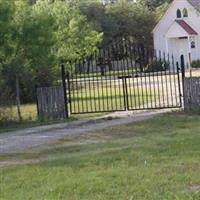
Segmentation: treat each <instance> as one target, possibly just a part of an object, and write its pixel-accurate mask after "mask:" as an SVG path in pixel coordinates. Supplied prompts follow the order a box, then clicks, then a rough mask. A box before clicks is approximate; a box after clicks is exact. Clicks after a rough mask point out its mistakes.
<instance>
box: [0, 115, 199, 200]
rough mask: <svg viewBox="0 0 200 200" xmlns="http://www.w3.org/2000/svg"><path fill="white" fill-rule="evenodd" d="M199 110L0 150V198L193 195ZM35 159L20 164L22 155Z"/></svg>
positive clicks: (106, 199) (175, 199)
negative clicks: (23, 148) (36, 145)
mask: <svg viewBox="0 0 200 200" xmlns="http://www.w3.org/2000/svg"><path fill="white" fill-rule="evenodd" d="M199 141H200V116H186V115H183V114H174V115H172V114H170V115H165V116H163V117H157V118H154V119H150V120H146V121H143V122H138V123H134V124H128V125H119V126H115V127H111V128H107V129H103V130H99V131H95V132H89V133H85V134H81V135H79V136H71V137H68V138H66V139H63V140H60V141H58V142H56V143H51V144H49V145H47V146H43V147H40V148H37V149H30V150H27V151H25V152H19V153H13V154H1V156H0V160H1V161H6V162H7V163H9V161H13V162H19V163H21V165H11V166H4V167H1V168H0V170H1V184H0V187H1V193H0V196H1V198H0V199H2V200H26V199H31V200H116V199H117V200H133V199H134V200H135V199H136V200H199V199H200V193H199V192H197V191H192V190H191V187H193V186H199V185H200V145H199V144H200V142H199ZM29 159H31V161H38V163H35V164H33V163H32V164H23V162H25V161H28V160H29Z"/></svg>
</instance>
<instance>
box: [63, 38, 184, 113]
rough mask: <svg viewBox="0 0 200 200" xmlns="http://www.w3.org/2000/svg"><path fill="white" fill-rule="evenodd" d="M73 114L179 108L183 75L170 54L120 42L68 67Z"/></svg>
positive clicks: (68, 95)
mask: <svg viewBox="0 0 200 200" xmlns="http://www.w3.org/2000/svg"><path fill="white" fill-rule="evenodd" d="M62 75H63V84H64V88H65V91H66V101H67V103H68V106H67V109H68V111H69V112H70V113H71V114H80V113H96V112H113V111H125V110H146V109H162V108H177V107H181V106H182V98H181V96H182V95H181V93H182V84H181V83H182V81H181V78H182V76H181V75H180V69H179V67H178V63H175V62H174V58H173V56H172V55H171V56H170V55H166V54H165V53H161V52H155V51H154V50H151V49H148V48H145V47H144V46H142V45H135V44H134V43H132V42H131V41H130V40H121V41H118V42H116V43H114V44H111V45H110V46H109V47H107V48H105V49H99V50H98V51H97V52H95V53H94V54H93V55H90V56H87V57H84V58H82V59H79V60H75V61H73V62H68V63H66V64H65V69H64V68H63V73H62Z"/></svg>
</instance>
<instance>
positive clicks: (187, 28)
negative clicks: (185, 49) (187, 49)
mask: <svg viewBox="0 0 200 200" xmlns="http://www.w3.org/2000/svg"><path fill="white" fill-rule="evenodd" d="M175 21H176V22H177V23H178V24H179V25H180V26H181V27H182V28H183V29H184V30H185V31H186V32H187V33H188V34H189V35H198V33H197V32H196V31H195V30H194V29H193V28H192V27H191V26H190V25H189V24H187V23H186V22H185V21H184V20H175Z"/></svg>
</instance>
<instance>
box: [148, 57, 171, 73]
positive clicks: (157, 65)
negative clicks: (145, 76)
mask: <svg viewBox="0 0 200 200" xmlns="http://www.w3.org/2000/svg"><path fill="white" fill-rule="evenodd" d="M167 69H169V63H168V62H167V61H164V60H156V61H154V62H153V63H152V64H149V65H148V66H147V69H146V72H160V71H165V70H167Z"/></svg>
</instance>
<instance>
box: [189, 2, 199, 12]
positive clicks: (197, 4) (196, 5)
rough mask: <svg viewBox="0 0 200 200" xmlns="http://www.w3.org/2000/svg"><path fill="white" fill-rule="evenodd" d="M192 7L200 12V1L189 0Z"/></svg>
mask: <svg viewBox="0 0 200 200" xmlns="http://www.w3.org/2000/svg"><path fill="white" fill-rule="evenodd" d="M187 1H188V2H189V3H190V4H191V5H192V6H194V7H195V8H196V9H197V10H199V11H200V0H187Z"/></svg>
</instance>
